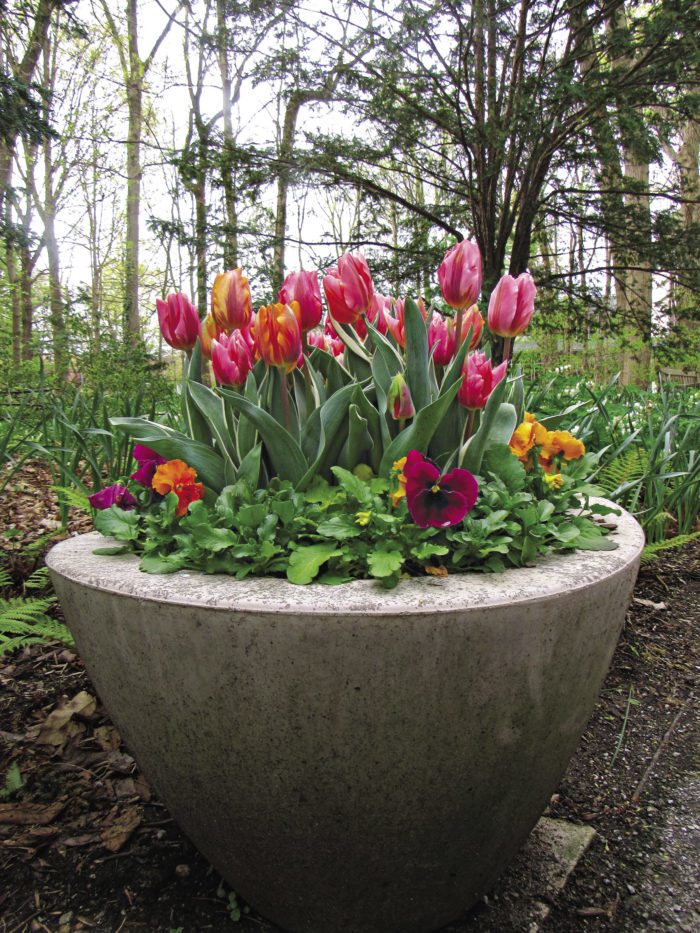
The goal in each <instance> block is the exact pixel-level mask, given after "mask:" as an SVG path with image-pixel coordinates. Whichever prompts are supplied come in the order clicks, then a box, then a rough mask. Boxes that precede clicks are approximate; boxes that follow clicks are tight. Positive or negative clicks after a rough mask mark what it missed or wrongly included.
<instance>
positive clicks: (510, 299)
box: [488, 272, 537, 337]
mask: <svg viewBox="0 0 700 933" xmlns="http://www.w3.org/2000/svg"><path fill="white" fill-rule="evenodd" d="M536 291H537V287H536V286H535V282H534V279H533V278H532V276H531V275H530V273H529V272H522V273H521V274H520V275H519V276H518V277H517V278H513V276H512V275H504V276H503V278H502V279H501V280H500V282H499V283H498V285H496V287H495V288H494V290H493V292H492V293H491V298H490V300H489V313H488V321H489V327H490V328H491V330H492V332H493V333H494V334H498V336H499V337H517V336H518V335H519V334H522V333H523V331H524V330H525V329H526V328H527V325H528V324H529V323H530V319H531V318H532V315H533V312H534V310H535V293H536Z"/></svg>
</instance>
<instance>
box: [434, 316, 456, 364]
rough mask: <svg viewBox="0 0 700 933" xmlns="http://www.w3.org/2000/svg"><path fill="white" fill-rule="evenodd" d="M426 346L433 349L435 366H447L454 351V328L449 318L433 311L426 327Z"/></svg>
mask: <svg viewBox="0 0 700 933" xmlns="http://www.w3.org/2000/svg"><path fill="white" fill-rule="evenodd" d="M428 346H429V347H430V349H431V350H432V351H433V362H434V363H435V365H436V366H447V364H448V363H449V362H450V360H451V359H452V357H453V356H454V352H455V328H454V323H453V321H451V320H448V319H445V318H444V317H443V316H442V315H441V314H440V312H439V311H433V316H432V317H431V318H430V326H429V327H428Z"/></svg>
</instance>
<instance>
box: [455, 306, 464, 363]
mask: <svg viewBox="0 0 700 933" xmlns="http://www.w3.org/2000/svg"><path fill="white" fill-rule="evenodd" d="M463 315H464V308H459V309H458V310H457V323H456V324H455V353H457V352H458V351H459V348H460V347H461V346H462V317H463Z"/></svg>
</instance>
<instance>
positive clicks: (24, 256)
mask: <svg viewBox="0 0 700 933" xmlns="http://www.w3.org/2000/svg"><path fill="white" fill-rule="evenodd" d="M18 252H19V303H20V318H21V336H20V341H21V352H20V358H21V360H22V362H25V363H26V362H28V361H29V360H31V359H32V358H33V357H34V347H33V346H32V328H33V324H34V308H33V306H32V272H33V270H34V262H33V261H32V255H31V251H30V249H29V247H28V246H27V245H26V244H24V243H23V244H22V245H21V246H20V248H19V251H18Z"/></svg>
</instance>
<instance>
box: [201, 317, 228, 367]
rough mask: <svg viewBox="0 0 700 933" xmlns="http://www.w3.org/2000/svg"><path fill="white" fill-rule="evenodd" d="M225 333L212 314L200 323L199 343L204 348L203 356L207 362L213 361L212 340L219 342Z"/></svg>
mask: <svg viewBox="0 0 700 933" xmlns="http://www.w3.org/2000/svg"><path fill="white" fill-rule="evenodd" d="M223 333H224V331H223V330H222V329H221V328H220V327H218V326H217V323H216V321H215V320H214V318H213V317H212V316H211V314H207V316H206V317H205V318H204V320H203V321H201V322H200V325H199V343H200V345H201V347H202V356H203V357H204V359H205V360H210V359H211V342H212V340H218V339H219V337H220V336H221V334H223Z"/></svg>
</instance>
